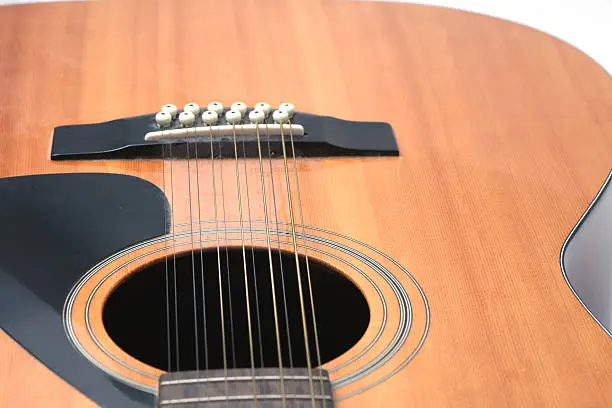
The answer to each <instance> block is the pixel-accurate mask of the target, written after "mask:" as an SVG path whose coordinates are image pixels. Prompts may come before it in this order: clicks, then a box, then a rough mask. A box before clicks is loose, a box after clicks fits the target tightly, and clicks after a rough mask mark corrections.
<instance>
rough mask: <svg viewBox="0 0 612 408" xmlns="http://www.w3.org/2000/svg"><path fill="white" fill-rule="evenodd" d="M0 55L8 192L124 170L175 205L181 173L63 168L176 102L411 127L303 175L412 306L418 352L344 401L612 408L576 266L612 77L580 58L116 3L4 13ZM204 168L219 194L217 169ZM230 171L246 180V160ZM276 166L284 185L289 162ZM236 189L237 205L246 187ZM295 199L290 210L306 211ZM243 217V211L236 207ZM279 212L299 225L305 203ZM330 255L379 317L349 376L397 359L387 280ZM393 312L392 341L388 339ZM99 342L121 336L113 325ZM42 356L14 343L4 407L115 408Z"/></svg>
mask: <svg viewBox="0 0 612 408" xmlns="http://www.w3.org/2000/svg"><path fill="white" fill-rule="evenodd" d="M0 53H1V54H2V55H3V58H2V60H1V61H0V89H2V92H0V135H1V136H0V177H3V178H11V177H16V176H29V175H41V174H64V173H115V174H121V175H128V176H134V177H137V178H138V179H141V180H144V181H147V182H149V183H150V186H151V188H158V189H160V190H164V191H165V193H166V196H168V188H167V185H165V184H167V175H168V171H169V167H168V164H167V163H166V164H163V163H162V161H161V160H93V161H91V160H82V161H70V160H68V161H52V160H50V158H49V151H50V150H49V146H50V139H49V135H50V133H51V132H52V130H53V128H54V127H56V126H60V125H67V124H78V123H93V122H101V121H106V120H111V119H115V118H120V117H129V116H136V115H140V114H143V113H147V112H155V111H156V110H158V109H159V106H160V105H161V104H163V103H166V102H168V101H170V102H174V103H176V104H177V105H178V104H180V105H181V106H182V104H184V103H187V102H189V101H191V100H198V101H200V103H201V104H206V103H208V101H209V100H221V101H224V103H231V102H232V101H234V100H239V99H241V100H244V101H245V102H246V103H247V104H248V105H253V104H254V103H256V102H258V101H259V100H267V101H268V102H270V103H273V102H274V103H277V102H281V101H284V100H290V101H292V102H293V103H295V104H296V106H297V107H298V109H299V110H303V111H306V112H310V113H314V114H319V115H330V116H334V117H337V118H343V119H350V120H367V121H369V120H375V121H383V122H388V123H389V124H391V126H392V127H393V130H394V132H395V137H396V139H397V142H398V145H399V150H400V154H399V156H398V157H348V158H347V157H344V158H335V157H326V158H300V159H298V161H297V172H298V173H299V183H300V188H301V199H302V208H303V219H304V224H305V225H307V226H309V227H312V228H313V229H318V230H320V231H328V232H331V233H333V234H338V236H339V235H341V236H342V237H350V239H344V238H342V239H341V238H339V237H338V236H336V235H334V237H335V238H333V240H334V242H336V241H337V242H340V241H342V242H344V243H345V245H346V246H347V247H348V248H353V249H358V248H361V249H362V250H363V251H365V252H367V251H370V252H367V253H371V254H374V251H373V250H371V249H367V248H375V249H376V250H379V251H380V252H381V253H384V254H385V256H387V257H388V258H384V259H383V257H382V256H381V257H380V258H377V259H382V260H380V262H381V263H383V264H384V265H387V266H386V267H387V268H388V269H389V270H390V271H391V273H392V274H393V276H395V277H396V278H397V279H398V281H399V283H400V286H401V287H403V288H404V290H405V292H406V293H407V296H408V297H409V298H410V301H411V309H410V313H411V314H410V316H411V320H410V321H411V324H412V326H411V327H410V331H409V333H408V334H407V337H406V339H405V341H404V342H403V343H402V346H401V347H399V348H398V349H397V350H396V351H395V352H394V353H393V354H392V355H390V356H389V358H388V359H387V360H385V361H384V364H383V363H381V364H380V366H377V369H376V370H372V372H369V373H366V374H364V375H363V376H361V377H359V379H358V380H355V381H354V382H351V383H347V384H346V386H343V387H341V388H338V389H335V394H334V395H335V396H337V397H342V398H338V400H337V401H336V402H335V406H338V407H341V408H351V407H408V406H409V407H412V406H415V407H416V406H419V407H444V406H465V407H474V406H496V407H504V406H508V407H517V406H542V407H544V406H550V407H553V406H554V407H562V406H567V407H604V406H612V342H611V341H610V338H609V336H608V335H607V334H606V333H605V331H604V330H602V328H601V327H600V326H599V325H598V324H597V322H596V321H595V320H594V319H593V318H592V317H591V316H590V315H589V313H588V311H587V310H586V309H585V308H584V307H583V305H582V304H581V303H580V302H579V300H578V299H577V298H576V296H575V295H574V294H573V293H572V290H571V289H570V287H569V286H568V284H567V282H566V280H565V279H564V277H563V275H562V272H561V267H560V262H559V254H560V251H561V248H562V246H563V244H564V242H565V240H566V238H567V236H568V234H569V233H570V231H571V230H572V228H573V227H574V225H576V223H577V221H578V219H579V218H580V217H581V215H582V214H583V213H584V211H585V209H586V208H587V207H588V205H589V203H590V202H591V200H592V199H593V198H594V197H595V195H596V194H597V192H598V190H599V189H600V187H601V185H602V184H603V182H604V181H605V180H606V177H607V175H608V172H609V170H610V164H611V163H612V139H611V136H612V81H611V80H610V77H609V76H608V74H606V72H605V71H604V70H603V69H602V68H601V67H599V66H598V65H597V64H596V63H595V62H593V61H592V60H591V59H589V58H588V57H587V56H585V55H584V54H582V53H581V52H579V51H577V50H576V49H574V48H572V47H570V46H568V45H567V44H564V43H562V42H560V41H558V40H556V39H554V38H551V37H550V36H548V35H545V34H543V33H540V32H536V31H534V30H532V29H529V28H526V27H522V26H518V25H515V24H511V23H508V22H504V21H500V20H497V19H493V18H487V17H484V16H479V15H474V14H468V13H463V12H458V11H451V10H446V9H442V8H431V7H424V6H416V5H403V4H388V3H362V2H344V1H332V2H315V1H305V2H304V1H303V2H274V1H265V2H246V3H245V2H242V1H225V2H214V3H210V4H207V5H205V4H202V3H201V2H197V1H183V2H180V3H176V2H166V1H155V2H152V1H126V0H122V1H112V0H108V1H96V2H82V3H81V2H78V3H56V4H39V5H25V6H12V7H3V8H0ZM143 136H144V135H143ZM199 165H200V169H199V171H200V173H199V177H201V179H202V180H209V179H210V178H211V177H212V175H211V173H210V167H209V164H208V163H207V162H206V161H205V160H200V161H199ZM241 165H242V164H241ZM175 166H176V167H175V169H174V171H175V179H174V181H173V182H174V183H175V191H176V195H177V197H178V198H176V200H175V202H173V203H172V204H171V205H172V206H173V212H172V216H173V219H174V222H175V223H176V224H180V223H185V222H189V210H188V209H187V203H188V200H186V199H185V197H187V196H188V193H185V191H187V185H188V183H189V180H188V177H187V173H186V170H185V168H184V163H176V164H175ZM218 166H222V167H223V169H224V171H226V174H229V173H230V172H231V171H233V168H234V167H233V166H235V163H234V162H233V161H232V160H221V161H219V163H218ZM248 166H249V172H248V173H249V177H250V175H251V174H252V175H253V177H250V178H249V181H248V182H247V181H245V180H243V181H242V183H243V185H244V186H246V185H247V183H251V184H250V186H251V194H254V195H253V196H252V197H251V199H252V205H253V208H252V211H253V212H254V213H257V214H262V213H263V212H262V204H261V203H260V201H261V194H259V195H257V193H256V187H254V186H256V184H254V183H255V182H256V181H257V177H258V176H257V175H258V173H257V172H258V171H259V170H258V169H259V167H258V163H257V161H256V160H252V161H249V163H248ZM274 173H275V175H276V176H277V178H278V180H282V178H283V166H282V160H279V161H277V162H276V163H275V166H274ZM228 180H231V179H228ZM228 180H226V183H227V186H226V188H227V190H226V194H228V195H230V194H235V193H236V184H235V181H234V184H233V185H231V182H229V181H228ZM155 186H156V187H155ZM199 186H200V188H201V191H200V194H201V197H206V200H203V202H202V203H201V205H200V209H201V211H202V214H207V215H208V217H207V218H208V219H212V217H211V216H210V214H212V213H213V208H212V207H213V205H212V201H211V200H210V199H209V197H210V196H211V195H212V194H213V193H212V190H211V186H210V185H209V184H208V183H206V182H204V181H202V182H200V185H199ZM36 191H38V190H36ZM151 191H152V190H151ZM41 194H42V193H41ZM34 195H36V194H34ZM253 197H256V198H257V200H256V199H255V198H253ZM278 199H279V207H283V208H286V206H287V197H286V196H280V195H279V197H278ZM2 200H5V199H4V198H2ZM168 200H169V198H168ZM169 201H170V200H169ZM231 203H232V205H233V204H234V203H235V200H231ZM160 208H163V203H162V206H161V207H160ZM15 211H18V209H15ZM24 211H25V209H24ZM228 212H229V214H228V217H227V218H228V219H233V220H237V219H238V218H239V214H238V209H237V207H235V206H234V207H231V208H230V207H228ZM156 214H158V213H156ZM160 214H163V212H161V213H160ZM17 215H19V214H17ZM279 215H280V216H281V217H280V218H281V219H282V220H283V221H288V219H289V213H288V212H287V210H283V211H281V212H280V213H279ZM95 216H96V214H95V213H92V214H91V217H95ZM15 218H16V219H17V218H19V217H18V216H16V217H15ZM258 219H261V217H258ZM159 222H160V225H162V226H163V223H164V220H163V219H160V221H159ZM143 223H144V221H143ZM11 230H12V229H11V228H8V227H6V226H0V231H11ZM312 231H314V230H312ZM59 232H61V231H58V232H56V233H59ZM154 232H155V231H152V232H151V234H153V233H154ZM47 233H48V232H47ZM61 233H62V234H67V235H70V233H71V226H70V225H66V229H65V230H64V231H63V232H61ZM160 233H163V230H162V231H160ZM92 234H95V231H92ZM312 234H313V236H322V235H321V234H324V233H321V232H316V233H315V232H312ZM325 234H327V233H325ZM326 236H331V235H329V234H328V235H326ZM2 239H3V240H6V242H8V241H10V240H11V239H12V238H11V236H5V237H4V238H2ZM330 240H332V238H330ZM66 241H67V242H68V241H70V240H69V239H66ZM93 241H96V242H97V240H93ZM33 242H35V240H34V241H33ZM362 243H363V244H362ZM81 245H87V242H81ZM121 245H125V244H119V247H118V248H116V251H119V250H121V249H122V247H121ZM364 245H367V246H364ZM364 248H366V249H364ZM316 249H317V246H316V245H315V244H313V251H314V250H316ZM29 250H30V251H31V253H32V254H33V255H34V254H36V253H37V251H39V248H36V247H31V248H29ZM111 255H112V253H108V254H106V255H105V256H111ZM312 256H313V258H316V257H317V256H316V254H315V252H313V253H312ZM377 256H378V255H377ZM371 257H373V258H375V257H376V256H375V255H371ZM103 259H104V258H103V257H102V258H101V259H96V260H93V263H92V265H90V267H93V265H94V264H95V263H97V262H101V261H103ZM391 260H392V261H393V262H392V261H391ZM2 261H3V260H0V270H1V269H2V268H3V267H5V266H6V265H4V264H3V263H2ZM151 261H152V259H145V260H143V261H142V265H145V264H147V263H148V262H151ZM325 262H328V263H331V264H332V266H334V267H335V268H337V269H338V270H341V272H342V273H343V274H345V275H346V276H347V277H348V278H349V279H350V280H351V281H352V282H353V283H354V284H355V285H356V286H357V287H358V288H359V289H360V290H361V291H362V293H363V295H364V297H365V299H366V300H367V301H368V304H369V306H370V323H369V326H368V327H367V329H366V331H365V333H364V335H363V338H361V339H360V340H359V341H358V342H357V344H356V345H354V347H352V348H351V349H350V350H349V351H348V352H347V353H345V354H343V355H341V356H339V357H337V358H336V359H334V360H332V361H330V362H328V363H326V365H324V368H326V369H329V370H330V371H331V372H332V373H331V374H330V375H331V378H332V383H333V380H334V379H338V378H340V377H342V376H344V375H349V374H350V373H351V372H356V371H358V370H359V367H361V366H363V365H364V364H367V362H368V361H373V360H374V359H376V358H377V356H380V355H381V353H382V352H383V349H384V348H385V345H386V344H389V342H391V341H392V337H393V335H394V333H395V331H396V329H397V327H399V326H400V325H401V324H402V323H401V321H400V317H399V316H400V309H401V306H400V305H398V303H397V301H396V300H395V298H394V297H393V296H394V295H393V292H392V291H391V289H389V286H388V285H387V286H385V285H386V283H385V282H383V280H382V278H380V277H377V276H369V277H370V278H372V279H373V281H374V283H375V284H374V285H371V284H370V283H368V281H367V278H366V277H364V276H362V275H359V274H358V273H357V272H355V271H353V270H350V268H343V267H342V263H341V262H336V263H335V264H334V263H333V262H332V261H327V260H325ZM400 266H401V267H400ZM86 272H87V270H83V275H84V274H85V273H86ZM404 272H406V273H404ZM125 273H126V274H129V273H130V272H125ZM366 275H367V272H366ZM122 278H125V275H124V276H123V277H119V278H118V281H119V280H121V279H122ZM377 279H378V281H377ZM377 282H378V286H379V287H381V288H382V289H381V291H382V292H381V293H382V295H381V296H382V297H381V296H379V295H377V292H376V291H375V289H374V288H375V287H376V283H377ZM113 290H114V286H112V285H110V286H108V288H107V289H106V292H104V293H102V294H101V295H100V296H101V298H100V299H102V300H101V301H103V300H104V299H105V298H106V297H108V296H110V294H111V293H112V291H113ZM66 297H68V293H66ZM381 299H386V300H387V303H386V305H387V308H386V309H385V310H386V312H385V313H386V314H385V316H387V320H388V325H387V326H388V330H387V329H385V330H380V333H382V334H381V336H380V338H378V339H377V341H376V342H374V338H375V337H376V335H377V333H379V328H380V327H382V326H381V324H382V323H381V321H382V318H383V311H382V310H383V308H382V306H381V304H382V303H381ZM134 301H135V302H138V298H136V299H135V300H134ZM337 301H338V302H342V301H343V300H342V299H338V300H337ZM94 303H95V302H94ZM79 307H84V306H82V305H81V306H79V299H76V300H75V308H77V309H78V308H79ZM101 307H102V306H101V305H99V306H98V308H99V309H101ZM61 312H62V311H61V310H59V313H60V314H61ZM94 312H95V311H94ZM94 312H92V313H94ZM97 313H98V314H100V315H101V313H102V312H101V310H99V311H98V312H97ZM59 318H61V316H60V317H59ZM22 324H23V325H25V326H27V325H28V320H27V319H25V318H24V320H23V321H22ZM75 324H76V323H75ZM95 330H98V331H99V332H100V336H102V337H103V336H104V329H103V328H102V326H101V325H100V324H98V326H97V329H96V326H95V324H94V331H95ZM77 331H78V328H77ZM12 337H15V336H12ZM17 340H18V339H17ZM106 341H108V342H109V343H108V347H112V346H113V345H112V342H111V341H110V339H109V338H108V336H106ZM370 343H372V344H373V347H372V348H370V349H369V350H368V351H367V353H366V352H364V354H363V355H362V358H363V360H360V361H354V362H352V363H350V361H351V359H352V358H353V357H355V356H356V355H358V354H359V353H360V351H361V350H363V349H364V347H365V346H366V345H367V344H370ZM22 345H23V344H22ZM26 348H27V347H26ZM30 351H31V350H30ZM117 353H121V351H120V350H117ZM33 354H36V353H33ZM100 358H102V357H100ZM122 358H125V360H122V361H128V360H129V358H131V357H129V356H124V357H122ZM39 360H44V358H41V357H40V356H36V357H35V356H33V355H31V354H30V353H29V352H28V351H26V349H24V348H22V347H21V346H20V345H19V344H18V342H16V341H14V340H13V339H12V338H11V336H9V335H7V334H6V333H4V332H0V407H19V406H21V407H43V406H44V407H75V408H76V407H78V408H81V407H90V406H96V402H95V401H94V400H95V398H94V397H91V395H89V396H86V394H87V392H82V391H83V390H79V389H78V387H75V386H73V385H74V384H71V383H70V381H66V380H65V378H63V377H64V376H63V375H61V373H60V371H61V370H62V369H61V368H57V369H56V368H55V367H51V369H50V368H49V367H46V366H45V365H43V364H41V362H40V361H39ZM83 361H85V363H87V364H90V363H89V362H88V361H86V360H85V359H83ZM344 363H346V364H345V365H344V366H343V368H342V369H338V370H337V371H334V370H333V369H334V368H335V367H339V366H341V365H343V364H344ZM109 364H111V363H109ZM134 364H135V365H137V362H136V363H134ZM92 367H93V365H92ZM94 368H95V367H94ZM95 369H97V368H95ZM117 370H118V371H121V369H117ZM143 370H145V371H147V370H148V368H147V367H145V368H143ZM343 370H344V371H343ZM150 372H151V373H159V372H157V371H155V370H152V371H150ZM125 375H126V376H129V374H125ZM135 381H136V380H135ZM117 384H119V385H117V387H118V389H119V388H121V387H127V386H126V385H123V384H120V383H119V382H118V383H117ZM151 401H153V399H151ZM97 403H98V404H102V405H104V402H103V401H100V400H98V401H97ZM152 404H153V402H152ZM151 406H153V405H151Z"/></svg>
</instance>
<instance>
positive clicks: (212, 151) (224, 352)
mask: <svg viewBox="0 0 612 408" xmlns="http://www.w3.org/2000/svg"><path fill="white" fill-rule="evenodd" d="M209 129H210V165H211V166H210V167H211V173H212V188H213V209H214V216H215V239H216V241H217V271H218V273H219V310H220V313H221V347H222V356H223V378H224V379H225V381H224V385H225V395H226V397H227V396H228V383H227V346H226V341H225V311H224V308H223V274H222V272H221V248H220V246H219V216H218V209H217V181H216V179H215V149H214V142H213V132H212V127H210V126H209ZM221 166H223V164H222V165H221ZM200 228H201V227H200ZM226 403H227V404H229V402H227V401H226Z"/></svg>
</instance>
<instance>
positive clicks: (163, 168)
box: [162, 143, 172, 372]
mask: <svg viewBox="0 0 612 408" xmlns="http://www.w3.org/2000/svg"><path fill="white" fill-rule="evenodd" d="M166 154H167V152H166V143H164V144H162V175H163V179H162V190H163V192H164V195H165V194H166ZM164 207H165V208H164V248H168V234H166V232H165V231H166V228H168V211H169V210H170V208H168V207H170V205H169V203H168V200H167V199H164ZM165 264H166V265H165V266H166V270H165V286H166V343H167V344H168V372H170V371H172V345H171V344H170V342H171V340H170V338H171V334H170V314H171V311H170V275H169V272H168V254H167V253H166V254H165Z"/></svg>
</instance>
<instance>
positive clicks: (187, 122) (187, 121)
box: [179, 112, 195, 127]
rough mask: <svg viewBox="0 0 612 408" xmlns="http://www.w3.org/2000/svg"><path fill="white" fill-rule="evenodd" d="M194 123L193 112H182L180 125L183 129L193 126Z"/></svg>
mask: <svg viewBox="0 0 612 408" xmlns="http://www.w3.org/2000/svg"><path fill="white" fill-rule="evenodd" d="M194 122H195V115H194V114H193V112H181V114H180V115H179V123H180V124H181V126H183V127H189V126H192V125H193V123H194Z"/></svg>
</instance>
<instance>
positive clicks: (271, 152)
mask: <svg viewBox="0 0 612 408" xmlns="http://www.w3.org/2000/svg"><path fill="white" fill-rule="evenodd" d="M292 124H296V125H301V126H303V128H304V134H303V135H299V136H298V135H295V136H294V137H293V139H294V146H295V153H296V155H297V156H299V157H333V156H398V155H399V148H398V146H397V142H396V140H395V135H394V134H393V129H392V128H391V126H390V125H389V124H388V123H383V122H353V121H347V120H341V119H336V118H332V117H329V116H319V115H311V114H307V113H300V112H296V113H295V114H294V115H293V118H292ZM260 129H261V132H260V137H261V142H262V155H263V156H264V157H268V156H272V157H274V156H282V144H281V137H280V136H279V135H274V136H268V135H266V132H265V125H260ZM159 130H160V129H159V128H158V127H157V125H156V121H155V114H148V115H142V116H136V117H131V118H124V119H118V120H113V121H110V122H103V123H96V124H87V125H69V126H59V127H57V128H55V130H54V131H53V142H52V147H51V159H52V160H102V159H104V160H106V159H158V158H164V157H166V158H167V157H169V156H168V154H169V153H168V151H169V148H168V147H167V148H166V149H165V152H164V149H162V147H163V146H164V145H165V146H168V142H159V141H145V139H144V137H145V134H147V133H149V132H155V131H159ZM289 138H290V134H289V132H286V134H285V142H286V143H288V142H289ZM204 139H205V138H198V139H197V140H196V141H194V142H192V143H189V156H190V157H195V155H196V153H195V152H196V151H197V157H201V158H210V139H209V140H208V141H206V140H204ZM213 140H214V144H213V149H214V154H215V157H217V158H233V157H234V154H235V152H234V143H233V137H232V136H228V135H224V136H219V137H215V136H213ZM237 140H238V142H239V143H238V146H239V149H240V150H239V152H240V153H239V154H240V157H252V158H255V157H259V151H258V146H257V136H256V134H253V135H244V136H243V135H240V136H237ZM268 142H269V143H268ZM196 144H197V146H194V145H196ZM268 144H269V146H268ZM243 146H244V149H243ZM187 151H188V148H187V143H186V141H185V140H178V141H175V142H172V157H174V158H185V157H187ZM289 152H290V150H288V154H289Z"/></svg>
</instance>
